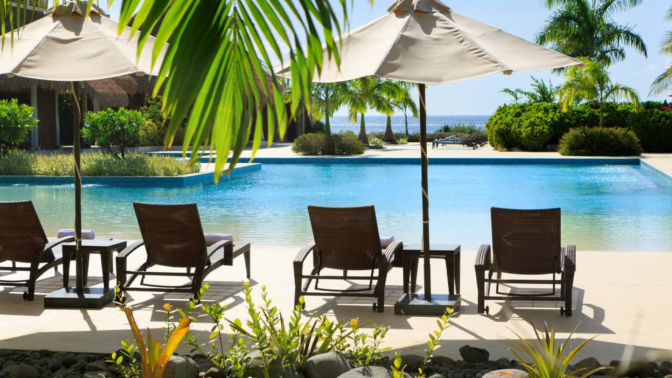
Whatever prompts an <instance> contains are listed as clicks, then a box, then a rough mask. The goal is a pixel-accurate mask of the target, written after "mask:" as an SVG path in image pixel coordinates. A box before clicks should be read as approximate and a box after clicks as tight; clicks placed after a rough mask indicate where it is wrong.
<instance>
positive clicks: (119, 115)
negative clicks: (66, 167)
mask: <svg viewBox="0 0 672 378" xmlns="http://www.w3.org/2000/svg"><path fill="white" fill-rule="evenodd" d="M85 122H86V125H85V127H84V129H83V130H82V136H83V137H84V140H86V141H87V142H89V143H91V144H93V143H96V142H97V143H98V146H100V147H101V148H104V149H106V150H107V151H108V152H109V153H111V154H114V155H116V152H115V151H114V149H113V147H116V148H117V149H118V150H119V153H120V154H121V158H122V159H123V158H124V157H125V156H126V149H127V148H128V147H132V146H135V145H137V144H138V143H139V142H140V129H141V128H142V126H143V125H144V124H145V122H146V121H145V117H144V116H143V115H142V113H140V112H139V111H137V110H127V109H125V108H121V109H119V110H116V111H115V110H113V109H107V110H103V111H101V112H98V113H93V112H88V113H87V114H86V117H85Z"/></svg>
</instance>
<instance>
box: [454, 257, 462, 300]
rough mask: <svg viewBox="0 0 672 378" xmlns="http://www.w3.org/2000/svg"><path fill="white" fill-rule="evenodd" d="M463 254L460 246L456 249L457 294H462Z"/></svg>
mask: <svg viewBox="0 0 672 378" xmlns="http://www.w3.org/2000/svg"><path fill="white" fill-rule="evenodd" d="M461 256H462V253H461V251H460V249H459V248H458V249H457V250H456V251H455V294H458V295H459V294H460V293H461V291H460V271H461V266H462V264H461V263H460V261H461Z"/></svg>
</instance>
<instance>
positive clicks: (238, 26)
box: [0, 0, 373, 176]
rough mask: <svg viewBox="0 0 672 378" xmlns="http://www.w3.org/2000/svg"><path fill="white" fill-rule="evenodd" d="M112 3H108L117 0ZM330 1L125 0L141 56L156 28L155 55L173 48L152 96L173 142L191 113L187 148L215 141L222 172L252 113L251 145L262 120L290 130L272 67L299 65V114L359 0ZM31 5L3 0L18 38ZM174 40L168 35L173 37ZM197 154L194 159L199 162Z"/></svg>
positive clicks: (1, 9) (295, 81) (295, 74)
mask: <svg viewBox="0 0 672 378" xmlns="http://www.w3.org/2000/svg"><path fill="white" fill-rule="evenodd" d="M54 1H58V0H54ZM107 2H108V5H109V4H111V3H113V2H114V0H108V1H107ZM93 3H94V2H93V1H89V2H87V4H88V9H87V13H88V12H90V11H91V7H92V6H93ZM332 3H334V2H331V1H328V0H259V1H250V0H232V1H226V2H222V1H211V0H185V1H181V2H179V4H177V3H175V2H173V1H165V0H144V1H137V0H123V1H122V3H121V14H120V16H119V33H121V32H122V30H124V28H125V27H126V26H127V25H131V30H132V33H131V34H132V35H138V49H137V54H138V57H139V56H140V54H141V52H142V49H143V47H144V46H145V44H146V42H147V40H148V38H149V37H150V35H151V33H152V31H153V30H154V29H155V28H156V29H157V33H156V43H155V45H154V51H152V54H151V59H152V61H153V62H154V63H156V62H157V59H158V58H159V56H161V55H162V54H160V53H161V51H162V50H163V49H164V48H166V53H165V58H164V60H163V64H162V65H161V67H160V68H159V70H158V78H157V79H156V81H155V86H154V95H157V94H158V93H159V91H163V99H162V101H163V108H162V112H163V114H164V117H166V118H169V119H170V122H169V127H168V131H167V134H168V135H167V144H168V145H170V144H171V143H172V141H173V137H174V136H175V134H176V133H177V130H178V127H179V126H180V124H181V123H182V120H183V119H184V118H185V116H186V115H187V114H188V113H190V117H189V120H188V122H187V127H186V130H185V138H184V142H183V150H184V151H185V152H186V151H187V150H188V149H189V148H190V146H191V149H192V150H193V151H199V150H201V148H203V147H205V146H210V149H211V150H213V151H216V153H217V154H216V155H217V158H216V161H215V169H214V172H216V173H215V175H216V176H218V174H219V172H221V171H222V169H223V168H224V167H225V166H227V161H228V160H229V156H230V155H231V157H230V160H231V163H230V164H229V165H228V166H227V167H228V170H229V171H231V170H232V169H233V168H234V167H235V165H236V163H237V162H238V159H239V157H240V154H241V153H242V151H243V149H244V148H245V146H246V145H247V142H248V139H249V138H250V132H251V129H252V127H253V125H252V122H253V121H254V122H255V127H254V135H253V138H252V139H253V144H252V149H253V152H256V151H257V150H258V149H259V147H260V145H261V139H262V122H263V121H262V120H263V119H267V120H268V125H269V130H268V131H269V139H270V141H271V142H272V136H273V135H274V133H275V124H276V122H277V125H278V127H279V131H280V135H281V136H283V135H284V133H285V130H286V128H287V122H288V120H289V118H290V117H289V116H288V114H287V110H286V109H285V102H284V101H283V99H282V94H281V88H280V84H279V81H278V79H277V77H276V76H275V74H274V73H273V71H271V70H268V69H267V68H266V67H270V66H271V61H272V59H273V58H275V59H278V60H283V59H285V57H286V56H288V57H289V59H288V61H287V62H286V63H285V64H289V65H290V66H291V77H292V80H291V85H292V86H293V88H294V91H293V97H292V100H291V106H290V113H291V115H292V116H293V115H294V114H296V110H297V106H298V102H299V99H300V97H301V96H303V97H306V98H310V88H311V83H312V79H313V77H314V76H315V75H319V73H320V72H321V69H322V67H323V65H325V64H327V61H326V59H325V53H324V50H326V51H327V54H326V57H327V58H329V59H330V60H331V61H332V63H331V64H336V65H340V55H339V51H338V50H339V45H338V40H339V37H340V34H341V26H340V23H341V22H343V24H347V21H348V14H349V11H350V9H349V7H348V3H351V2H348V1H347V0H337V1H335V3H336V4H337V5H336V7H339V8H340V11H339V12H337V10H336V9H334V6H332ZM370 3H371V4H372V3H373V0H370ZM27 4H28V2H27V1H25V0H22V1H13V0H0V18H2V19H3V20H9V29H10V30H12V33H11V34H10V38H11V41H12V42H13V41H14V36H15V35H18V33H19V31H20V29H18V28H17V27H18V26H20V25H23V24H25V20H26V14H27V9H28V5H27ZM52 4H53V3H52ZM14 6H16V7H18V12H17V14H19V15H22V16H21V17H16V19H15V18H14V17H11V16H10V15H13V14H14V13H13V8H12V7H14ZM337 13H338V14H339V15H342V20H339V19H338V16H337ZM1 28H2V41H3V47H4V44H5V43H4V42H5V38H6V35H5V32H6V31H8V30H6V29H7V25H6V23H5V22H2V27H1ZM168 41H170V44H168V45H167V46H166V44H165V43H166V42H168ZM323 45H324V48H323ZM272 57H273V58H272ZM194 62H198V67H199V68H198V69H194ZM269 77H270V80H269V81H267V78H269ZM259 83H268V85H259ZM308 108H309V109H310V106H308ZM251 113H252V114H251ZM213 125H214V127H213ZM230 152H232V154H230ZM197 155H198V154H192V155H191V156H192V157H191V158H192V159H193V160H194V161H195V159H197V158H198V156H197Z"/></svg>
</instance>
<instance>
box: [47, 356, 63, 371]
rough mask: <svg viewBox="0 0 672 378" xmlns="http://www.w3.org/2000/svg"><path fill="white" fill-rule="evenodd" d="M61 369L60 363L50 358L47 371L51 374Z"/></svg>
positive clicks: (56, 359)
mask: <svg viewBox="0 0 672 378" xmlns="http://www.w3.org/2000/svg"><path fill="white" fill-rule="evenodd" d="M60 368H61V361H59V359H58V358H50V359H49V361H48V362H47V369H49V371H51V372H52V373H53V372H55V371H56V370H58V369H60Z"/></svg>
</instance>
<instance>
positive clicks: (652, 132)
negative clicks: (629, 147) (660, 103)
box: [627, 109, 672, 152]
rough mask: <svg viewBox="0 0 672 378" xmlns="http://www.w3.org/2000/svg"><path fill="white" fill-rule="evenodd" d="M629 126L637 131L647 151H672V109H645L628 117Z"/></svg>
mask: <svg viewBox="0 0 672 378" xmlns="http://www.w3.org/2000/svg"><path fill="white" fill-rule="evenodd" d="M627 125H628V128H629V129H631V130H632V131H634V132H635V133H637V136H638V137H639V139H640V140H641V141H642V148H643V149H644V151H647V152H672V111H670V110H667V111H660V110H658V109H656V110H644V111H640V112H637V113H631V114H630V115H628V117H627Z"/></svg>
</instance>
